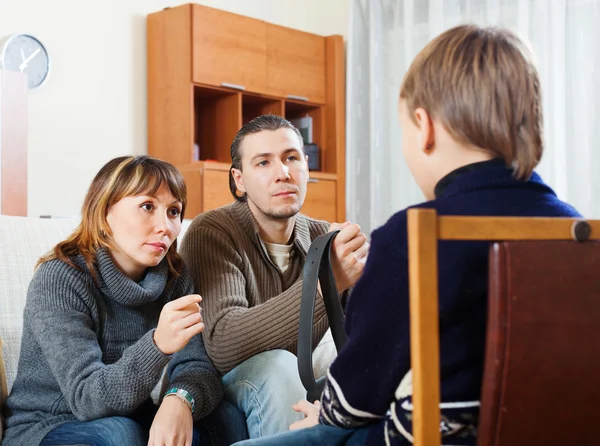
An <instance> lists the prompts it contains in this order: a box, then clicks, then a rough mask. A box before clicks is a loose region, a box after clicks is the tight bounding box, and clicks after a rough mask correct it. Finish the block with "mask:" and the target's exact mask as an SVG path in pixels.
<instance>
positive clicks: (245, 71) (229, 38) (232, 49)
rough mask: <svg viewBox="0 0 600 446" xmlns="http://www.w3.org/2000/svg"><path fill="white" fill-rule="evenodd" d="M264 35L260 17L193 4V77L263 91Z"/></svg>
mask: <svg viewBox="0 0 600 446" xmlns="http://www.w3.org/2000/svg"><path fill="white" fill-rule="evenodd" d="M266 35H267V30H266V22H263V21H262V20H256V19H252V18H249V17H244V16H241V15H237V14H232V13H229V12H225V11H220V10H218V9H213V8H207V7H205V6H200V5H194V6H193V20H192V41H193V46H192V53H193V66H192V70H193V73H192V78H193V81H194V82H197V83H202V84H210V85H224V86H237V87H241V88H244V89H245V90H247V91H254V92H259V93H264V92H265V90H266V68H267V62H266Z"/></svg>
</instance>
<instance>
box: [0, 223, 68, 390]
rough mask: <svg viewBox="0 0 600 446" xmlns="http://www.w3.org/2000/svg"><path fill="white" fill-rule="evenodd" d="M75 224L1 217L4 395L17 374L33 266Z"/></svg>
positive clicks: (0, 319)
mask: <svg viewBox="0 0 600 446" xmlns="http://www.w3.org/2000/svg"><path fill="white" fill-rule="evenodd" d="M77 224H78V220H76V219H74V218H62V219H46V218H27V217H11V216H6V215H0V252H1V253H2V255H1V256H0V338H2V340H3V346H2V356H3V358H4V365H5V367H6V382H7V387H6V391H7V392H10V389H11V387H12V383H13V382H14V379H15V375H16V373H17V364H18V359H19V348H20V345H21V333H22V329H23V308H24V306H25V299H26V296H27V288H28V287H29V282H30V281H31V278H32V277H33V273H34V267H35V264H36V262H37V261H38V259H39V258H40V257H41V256H42V255H44V254H45V253H47V252H48V251H49V250H50V249H52V248H53V247H54V245H56V243H58V242H60V241H62V240H63V239H65V238H66V237H67V236H68V235H69V234H70V233H71V232H72V231H73V229H75V227H76V226H77ZM4 396H6V395H4Z"/></svg>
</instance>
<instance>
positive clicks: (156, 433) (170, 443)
mask: <svg viewBox="0 0 600 446" xmlns="http://www.w3.org/2000/svg"><path fill="white" fill-rule="evenodd" d="M193 429H194V420H193V418H192V411H191V410H190V408H189V407H188V406H187V404H185V402H183V401H182V400H181V399H179V398H178V397H177V396H168V397H165V398H163V401H162V403H161V405H160V407H159V408H158V412H156V416H155V417H154V421H152V427H150V440H149V441H148V446H181V445H185V446H191V444H192V437H193V434H194V432H193Z"/></svg>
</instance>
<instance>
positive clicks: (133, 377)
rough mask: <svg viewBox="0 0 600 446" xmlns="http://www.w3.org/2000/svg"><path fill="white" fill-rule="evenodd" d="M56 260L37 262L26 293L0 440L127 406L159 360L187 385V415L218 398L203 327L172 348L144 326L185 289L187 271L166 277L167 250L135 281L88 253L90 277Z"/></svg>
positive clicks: (131, 407) (24, 440)
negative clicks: (190, 406)
mask: <svg viewBox="0 0 600 446" xmlns="http://www.w3.org/2000/svg"><path fill="white" fill-rule="evenodd" d="M74 262H75V264H76V265H77V266H79V267H80V268H81V271H78V270H76V269H74V268H73V267H71V266H69V265H67V264H66V263H64V262H62V261H60V260H52V261H50V262H46V263H44V264H42V265H41V266H40V267H39V269H38V270H37V271H36V273H35V275H34V277H33V279H32V282H31V284H30V286H29V290H28V293H27V303H26V305H25V311H24V321H23V338H22V342H21V354H20V358H19V368H18V372H17V377H16V379H15V382H14V385H13V388H12V391H11V394H10V395H9V397H8V399H7V401H6V407H5V415H6V427H7V429H6V432H5V437H4V441H3V443H2V444H3V445H5V446H13V445H14V446H20V445H24V446H25V445H26V446H35V445H38V444H39V443H40V442H41V440H42V439H43V438H44V437H45V436H46V434H47V433H48V432H50V431H51V430H52V429H54V428H55V427H57V426H59V425H60V424H62V423H65V422H68V421H73V420H80V421H89V420H95V419H99V418H103V417H110V416H115V415H129V414H131V413H132V412H134V411H135V410H136V409H137V408H138V407H139V406H140V405H141V404H142V403H144V402H145V401H147V400H148V399H149V398H150V394H151V392H152V389H153V388H154V387H155V386H156V384H157V383H158V381H159V379H160V377H161V374H162V371H163V369H164V367H165V366H166V365H167V364H168V365H169V367H168V376H169V382H170V386H172V387H180V388H184V389H186V390H187V391H189V392H190V393H191V394H192V395H193V397H194V399H195V402H196V411H195V413H194V419H195V420H198V419H200V418H202V417H204V416H206V415H207V414H209V413H210V412H211V411H212V410H213V409H214V408H215V407H216V406H217V404H218V403H219V401H220V400H221V397H222V394H223V393H222V392H223V390H222V385H221V381H220V378H219V375H218V373H217V371H216V370H215V368H214V366H213V364H212V362H211V361H210V359H209V358H208V356H207V354H206V351H205V349H204V344H203V341H202V336H200V335H198V336H195V337H194V338H192V340H191V341H190V342H189V343H188V345H187V346H186V347H185V348H184V349H183V350H181V351H180V352H178V353H176V354H175V355H165V354H163V353H162V352H161V351H160V350H159V349H158V348H157V347H156V344H154V340H153V333H154V330H155V328H156V325H157V323H158V318H159V315H160V311H161V309H162V307H163V305H164V304H165V303H167V302H168V301H170V300H173V299H176V298H178V297H181V296H184V295H186V294H191V293H192V292H193V285H192V282H191V279H190V276H189V272H188V270H187V268H186V267H184V269H183V271H182V274H181V276H180V277H179V278H177V279H176V280H173V281H172V282H171V283H170V284H169V285H168V286H167V275H168V267H167V263H166V259H164V260H163V261H162V262H161V263H160V264H159V265H158V266H156V267H153V268H149V269H148V270H147V272H146V275H145V277H144V279H143V280H142V281H141V282H139V283H136V282H134V281H132V280H131V279H129V278H128V277H127V276H125V275H124V274H123V273H122V272H121V271H120V270H119V269H118V268H117V267H116V266H115V264H114V263H113V261H112V260H111V257H110V255H109V254H108V252H107V251H105V250H101V251H99V253H98V255H97V269H98V281H97V283H96V282H95V281H94V280H93V279H92V276H91V274H90V273H89V272H88V270H87V268H86V267H85V263H84V261H83V258H82V257H81V256H79V257H76V258H75V259H74Z"/></svg>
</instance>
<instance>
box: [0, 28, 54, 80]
mask: <svg viewBox="0 0 600 446" xmlns="http://www.w3.org/2000/svg"><path fill="white" fill-rule="evenodd" d="M1 62H2V67H3V68H4V69H6V70H13V71H19V72H22V73H27V76H28V85H29V88H36V87H39V86H40V85H42V84H43V83H44V81H45V80H46V78H47V77H48V72H49V71H50V58H49V57H48V53H47V52H46V48H45V47H44V45H42V43H41V42H40V41H39V40H37V39H36V38H35V37H32V36H30V35H28V34H15V35H14V36H12V37H10V38H9V39H8V40H7V41H6V43H5V44H4V46H3V48H2V58H1Z"/></svg>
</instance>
